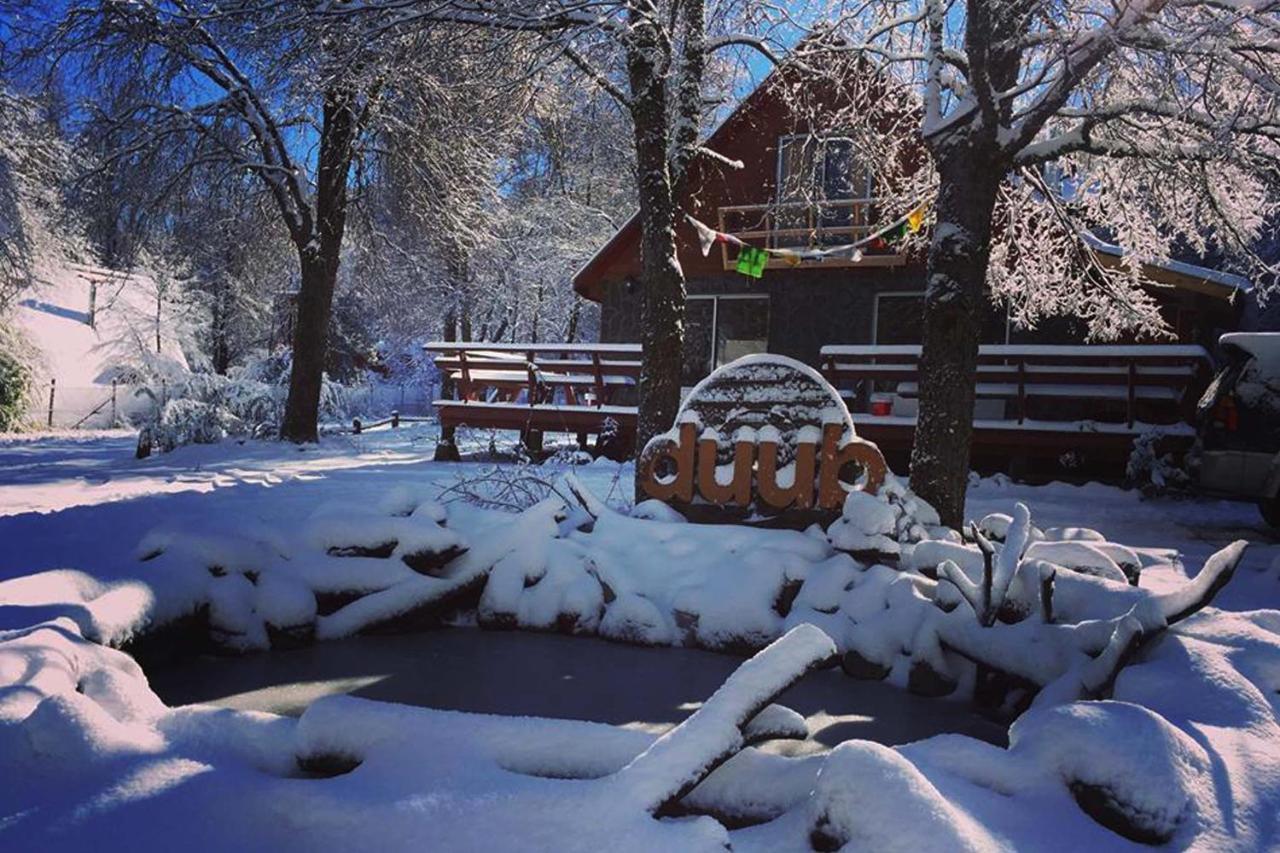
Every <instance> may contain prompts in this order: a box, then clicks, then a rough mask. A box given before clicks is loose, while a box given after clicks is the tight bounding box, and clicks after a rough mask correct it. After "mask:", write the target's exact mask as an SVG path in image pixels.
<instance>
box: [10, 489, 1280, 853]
mask: <svg viewBox="0 0 1280 853" xmlns="http://www.w3.org/2000/svg"><path fill="white" fill-rule="evenodd" d="M1011 509H1012V512H1011V513H1009V514H1008V515H1003V516H988V517H987V518H984V519H982V521H981V522H980V523H979V524H977V525H975V526H974V527H973V528H972V529H971V530H969V531H966V532H965V533H964V534H961V533H960V532H957V531H951V530H947V529H945V528H941V527H939V526H938V525H937V519H936V516H934V515H933V513H932V510H931V509H930V508H929V507H928V506H927V505H925V504H923V503H922V502H920V501H919V500H918V499H916V498H915V497H914V496H913V495H911V494H910V492H909V491H908V490H907V489H905V488H903V487H902V486H901V484H898V483H896V482H890V483H889V484H887V486H886V488H885V489H884V490H883V491H882V494H881V495H880V496H879V497H878V498H869V497H867V496H865V495H861V494H855V495H853V496H851V497H850V500H849V501H848V503H847V504H846V507H845V511H844V513H843V515H842V517H841V518H840V519H839V520H837V521H836V522H835V523H834V524H833V525H831V526H830V527H829V528H828V529H827V530H821V529H819V528H816V527H815V528H811V529H810V530H808V531H804V532H797V531H768V530H759V529H752V528H746V527H736V526H725V527H714V526H701V525H690V524H685V523H682V521H681V520H680V519H679V518H678V516H674V515H673V514H671V513H670V512H662V511H660V509H659V508H657V507H655V506H652V505H649V506H644V507H642V509H641V511H640V512H639V513H638V515H641V516H644V517H634V516H627V515H623V514H620V513H617V512H614V511H612V510H609V509H608V508H606V507H605V506H603V505H602V504H601V503H600V502H599V501H597V500H595V499H594V497H593V496H592V495H591V494H590V493H589V492H587V491H586V490H585V489H584V488H582V487H581V485H580V484H578V483H576V482H574V481H573V480H572V478H570V479H568V480H566V481H563V482H562V483H561V484H560V486H559V487H558V488H557V494H556V495H555V496H553V497H551V498H549V499H547V500H545V501H543V502H542V503H540V504H538V505H536V506H534V507H532V508H531V509H529V510H527V511H525V512H524V513H521V514H518V515H510V514H499V513H495V514H492V515H490V516H489V517H488V518H489V521H490V524H489V526H482V525H480V524H471V525H468V526H467V527H466V529H455V527H454V526H453V524H451V518H450V515H449V512H448V509H447V508H446V507H444V506H441V505H439V504H436V503H434V502H432V501H431V500H429V499H427V497H426V495H425V494H422V493H418V492H415V491H413V490H408V489H398V490H395V491H392V492H389V493H388V494H386V495H385V496H384V499H383V500H382V502H381V503H380V504H377V505H372V506H354V505H330V506H323V507H320V508H319V509H318V510H316V511H315V512H314V513H313V514H312V515H311V516H310V517H309V518H308V519H306V520H304V521H303V522H302V523H300V524H299V525H297V526H296V527H295V528H294V529H292V530H290V531H286V532H281V531H277V530H268V529H256V528H254V527H253V526H252V525H249V524H236V525H234V526H232V525H231V523H230V522H228V523H227V526H226V527H224V528H218V527H217V526H211V525H202V526H201V528H199V529H182V528H163V529H158V530H156V531H154V532H153V533H152V534H151V535H149V536H147V537H146V538H145V539H144V540H143V542H142V543H140V545H139V549H138V558H139V562H138V564H137V567H136V572H135V573H134V576H133V577H131V578H127V579H124V580H117V581H114V582H112V583H104V582H101V581H99V580H97V579H96V578H93V577H90V576H87V575H85V574H82V573H77V572H52V573H46V574H43V575H37V576H32V577H26V578H20V579H17V580H14V581H10V582H6V583H4V584H0V601H4V602H5V603H7V604H11V605H20V607H9V608H6V609H5V612H6V613H9V614H10V619H11V621H12V620H19V621H21V620H22V619H25V620H26V622H25V624H9V625H4V626H0V628H5V629H8V630H4V631H3V632H2V633H0V685H3V686H0V769H2V770H3V772H0V842H3V844H4V845H5V846H13V847H14V848H15V849H28V848H37V847H39V848H41V849H81V848H83V847H85V846H87V845H89V844H93V845H94V846H97V847H105V848H108V849H139V848H140V847H154V848H156V849H169V848H172V847H173V846H177V845H179V844H180V845H181V846H183V847H184V848H190V849H210V850H224V849H268V848H271V849H285V850H292V849H297V850H328V849H332V850H340V849H355V848H362V849H363V848H371V847H382V848H386V849H407V848H410V847H412V848H415V849H450V850H482V849H483V850H492V849H511V850H600V849H611V850H632V849H634V850H646V851H648V850H655V849H670V850H702V849H707V850H711V849H715V850H723V849H726V847H731V848H732V849H734V850H837V849H839V850H867V851H883V850H895V849H903V850H906V849H911V850H916V849H948V850H950V849H956V850H993V849H1008V850H1059V849H1061V850H1076V849H1080V848H1081V847H1084V846H1086V845H1088V846H1092V847H1094V848H1096V849H1124V848H1126V847H1129V846H1133V845H1143V844H1146V845H1165V846H1168V847H1170V848H1174V849H1189V848H1195V849H1215V850H1216V849H1224V850H1257V849H1264V848H1267V847H1270V846H1273V845H1274V844H1275V843H1276V839H1275V838H1274V835H1273V833H1274V831H1275V821H1274V816H1275V814H1276V813H1277V809H1280V750H1277V749H1276V747H1275V744H1276V743H1277V742H1280V740H1278V738H1280V724H1278V722H1277V711H1280V613H1277V612H1274V611H1258V612H1254V613H1226V612H1221V611H1216V610H1214V609H1212V608H1205V605H1206V604H1207V603H1208V602H1209V601H1210V600H1211V598H1212V595H1213V593H1214V592H1215V591H1216V589H1217V588H1219V587H1220V586H1221V585H1222V584H1223V583H1225V582H1226V581H1227V579H1229V578H1230V576H1231V572H1232V571H1233V570H1234V567H1235V564H1236V563H1237V562H1238V560H1239V557H1240V553H1241V552H1242V550H1243V547H1244V545H1243V543H1236V544H1235V545H1233V546H1230V547H1228V548H1226V549H1224V550H1223V551H1221V552H1219V553H1218V554H1217V555H1215V556H1214V557H1213V558H1212V559H1210V560H1209V561H1208V563H1206V565H1205V566H1204V567H1203V568H1202V569H1201V570H1200V572H1199V573H1198V574H1197V575H1196V576H1195V577H1193V578H1192V579H1191V580H1190V581H1189V582H1187V583H1186V584H1184V585H1182V586H1180V587H1176V588H1162V589H1161V590H1160V591H1153V590H1148V589H1147V588H1145V587H1143V586H1142V585H1141V576H1142V571H1143V569H1145V568H1150V566H1148V565H1144V561H1149V560H1150V559H1151V558H1150V557H1148V556H1146V555H1145V554H1143V555H1142V556H1139V555H1138V554H1137V553H1135V552H1134V551H1133V550H1132V549H1129V548H1126V547H1125V546H1123V545H1120V544H1119V543H1110V542H1106V541H1105V540H1103V539H1102V537H1100V536H1099V535H1097V534H1096V533H1094V532H1093V531H1088V530H1082V529H1073V528H1066V529H1059V530H1040V529H1037V528H1036V527H1035V526H1034V524H1033V523H1032V519H1031V516H1030V513H1029V511H1028V510H1027V508H1026V507H1023V506H1021V505H1018V506H1015V507H1013V508H1011ZM460 612H461V613H463V614H465V617H466V618H467V619H470V618H472V617H474V618H475V619H476V620H477V621H479V622H480V624H481V625H482V626H486V627H491V628H525V629H536V630H559V631H564V632H568V633H586V634H599V635H602V636H606V637H610V638H613V639H617V640H622V641H628V642H638V643H646V644H657V645H661V644H684V645H695V646H700V647H706V648H713V649H719V650H724V651H735V652H743V653H747V652H753V653H755V657H753V658H752V659H751V660H750V661H748V662H746V663H744V664H743V666H742V667H741V668H740V669H739V670H738V672H737V673H736V674H735V675H734V676H732V677H731V678H730V680H729V681H728V682H727V683H726V684H725V686H724V687H722V688H721V689H720V690H719V691H717V692H716V694H715V695H714V696H712V697H710V698H709V699H708V701H707V702H706V703H704V704H703V706H702V707H701V708H700V709H699V710H698V711H697V712H696V713H695V714H693V715H692V716H691V717H690V718H689V719H688V720H686V721H685V722H684V723H683V724H681V725H680V726H678V727H676V728H675V729H673V730H672V731H670V732H668V733H667V734H666V735H663V736H662V737H660V738H656V739H655V738H654V737H653V736H652V735H649V734H645V733H641V732H637V731H632V730H626V729H620V728H615V727H610V726H604V725H599V724H592V723H580V722H568V721H555V720H539V719H527V718H526V719H519V718H504V717H488V716H483V715H475V714H462V713H456V712H443V711H432V710H426V709H415V708H405V707H401V706H396V705H390V704H385V703H377V702H371V701H367V700H359V699H354V698H349V697H337V698H329V699H323V700H320V701H318V702H316V703H315V704H313V705H312V706H311V707H310V708H309V709H308V710H307V711H306V712H305V713H304V714H303V716H302V717H301V719H300V720H292V719H287V718H280V717H275V716H272V715H267V714H260V713H248V712H235V711H229V710H215V709H211V708H205V707H200V706H193V707H186V708H174V709H171V708H167V707H165V706H164V705H163V703H161V702H160V700H159V699H158V698H157V697H156V696H155V695H154V694H153V693H152V692H151V690H150V689H149V688H148V686H147V683H146V678H145V675H144V673H143V672H142V670H141V669H140V668H139V667H138V665H137V663H135V661H134V659H133V658H131V657H130V656H129V655H126V654H124V653H123V652H121V651H118V650H116V649H115V648H112V646H124V647H128V648H132V649H134V650H135V651H137V652H138V653H139V654H144V655H145V654H148V653H155V652H156V651H157V650H158V649H159V648H161V647H162V646H163V645H166V644H168V643H169V642H170V641H171V640H172V638H173V637H174V636H175V634H174V633H173V632H181V636H183V637H184V638H185V639H186V640H187V641H189V642H190V641H198V643H199V644H200V646H202V647H204V648H217V649H220V650H222V651H231V652H239V651H244V650H250V649H262V648H268V647H273V646H287V645H290V644H296V643H305V642H311V641H313V640H316V639H326V638H330V637H341V636H348V635H351V634H354V633H359V632H364V631H383V630H405V629H418V628H422V627H432V626H439V625H444V624H447V623H449V622H450V621H451V620H453V619H454V618H456V615H457V614H458V613H460ZM15 613H19V614H21V615H13V614H15ZM166 632H168V633H166ZM157 638H165V639H164V642H163V643H162V642H160V641H159V640H158V639H157ZM836 662H839V663H840V664H842V665H843V666H844V668H845V670H846V672H848V673H849V674H850V675H851V676H854V677H859V678H884V679H889V680H890V681H892V682H893V683H895V684H898V685H900V686H902V687H904V688H906V689H911V690H914V691H916V692H920V693H926V694H929V695H937V696H947V697H951V698H952V699H958V698H965V699H968V698H971V697H972V698H976V699H977V700H979V701H981V702H983V703H984V704H986V705H987V706H988V707H990V708H993V709H999V710H1003V711H1005V712H1006V713H1008V714H1009V715H1010V716H1013V717H1016V719H1015V720H1014V722H1013V725H1012V728H1011V730H1010V743H1009V747H1008V748H1007V749H1002V748H999V747H995V746H992V745H989V744H986V743H982V742H979V741H977V740H974V739H971V738H966V737H961V736H958V735H948V736H941V737H935V738H931V739H929V740H926V741H921V742H918V743H914V744H909V745H906V746H902V747H898V748H888V747H883V746H879V745H876V744H871V743H866V742H860V741H850V742H847V743H845V744H843V745H842V746H840V747H839V748H837V749H835V750H833V751H831V752H830V753H826V754H819V755H809V756H806V757H803V758H789V757H784V756H781V755H777V754H772V753H765V752H761V751H759V750H757V749H755V748H754V747H753V746H752V745H753V744H756V743H759V742H761V741H764V740H769V739H774V738H802V737H805V736H806V732H805V731H804V721H803V719H802V718H799V716H798V715H796V714H795V713H794V712H791V711H789V709H786V708H784V707H782V706H779V705H776V704H772V703H773V702H774V699H775V698H776V697H777V696H778V695H779V694H780V693H781V692H782V691H783V690H785V688H786V687H787V686H788V685H790V684H791V683H793V682H794V680H795V679H797V678H800V677H802V676H803V674H804V673H805V672H806V671H808V670H809V669H811V668H813V667H816V666H824V665H832V664H835V663H836ZM229 815H234V818H235V819H233V820H228V819H226V817H227V816H229Z"/></svg>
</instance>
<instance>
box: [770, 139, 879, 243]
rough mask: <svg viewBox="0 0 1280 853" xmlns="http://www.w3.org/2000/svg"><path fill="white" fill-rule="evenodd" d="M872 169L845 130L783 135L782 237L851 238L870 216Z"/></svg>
mask: <svg viewBox="0 0 1280 853" xmlns="http://www.w3.org/2000/svg"><path fill="white" fill-rule="evenodd" d="M871 188H872V187H871V172H870V170H869V169H868V168H867V166H866V164H865V163H863V162H861V161H860V160H859V158H858V152H857V148H856V146H855V145H854V141H853V140H852V139H850V138H848V137H844V136H825V137H822V136H811V135H806V136H784V137H782V138H781V139H779V140H778V199H777V214H776V216H777V230H778V231H779V232H781V233H779V234H778V238H777V243H778V245H783V246H796V245H804V244H814V243H817V244H832V243H847V242H851V239H852V238H854V237H855V233H856V232H857V231H858V230H859V229H860V228H863V227H865V226H866V225H867V224H868V223H869V222H870V220H871V216H872V211H871V205H870V202H869V199H870V198H871Z"/></svg>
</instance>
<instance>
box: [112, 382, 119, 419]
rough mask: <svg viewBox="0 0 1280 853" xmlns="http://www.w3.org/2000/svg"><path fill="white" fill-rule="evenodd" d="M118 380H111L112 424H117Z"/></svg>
mask: <svg viewBox="0 0 1280 853" xmlns="http://www.w3.org/2000/svg"><path fill="white" fill-rule="evenodd" d="M117 381H118V380H115V379H112V380H111V426H115V425H116V383H117Z"/></svg>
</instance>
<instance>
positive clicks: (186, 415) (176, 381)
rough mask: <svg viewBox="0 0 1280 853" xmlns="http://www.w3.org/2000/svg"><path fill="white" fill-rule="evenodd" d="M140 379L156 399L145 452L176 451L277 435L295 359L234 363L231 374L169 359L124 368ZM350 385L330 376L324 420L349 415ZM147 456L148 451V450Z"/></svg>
mask: <svg viewBox="0 0 1280 853" xmlns="http://www.w3.org/2000/svg"><path fill="white" fill-rule="evenodd" d="M118 370H120V371H121V373H120V375H123V376H126V377H127V378H128V379H129V380H131V381H133V382H135V383H136V387H135V389H134V393H135V394H136V395H138V396H140V397H146V398H149V399H150V400H151V401H152V402H153V407H152V408H151V409H150V412H149V415H148V416H147V418H146V420H144V422H143V423H142V426H141V430H142V431H141V434H140V436H139V452H140V453H142V447H143V446H144V445H145V446H148V447H152V448H156V449H160V450H166V451H167V450H172V449H173V448H175V447H181V446H182V445H184V444H208V443H212V442H216V441H220V440H221V439H223V438H225V437H227V436H229V435H234V436H243V437H252V438H265V437H269V436H273V435H275V434H276V432H277V431H278V429H279V425H280V422H281V420H282V419H283V417H284V405H285V400H286V398H287V397H288V392H289V386H288V379H289V370H290V362H289V359H288V357H287V356H281V355H278V354H277V355H269V356H265V357H263V358H260V359H254V360H251V361H249V362H247V363H246V364H244V365H241V366H238V367H236V368H233V369H232V370H231V371H229V372H228V374H227V375H226V376H222V375H219V374H217V373H193V372H189V371H185V370H175V369H174V366H173V365H172V363H168V362H160V361H156V362H151V363H147V362H140V363H137V364H133V365H121V366H119V367H118ZM346 413H347V398H346V391H345V389H344V388H343V387H342V386H341V385H339V384H337V383H335V382H332V381H330V379H329V377H328V376H325V377H324V380H323V383H322V384H321V389H320V418H321V420H344V419H345V418H346ZM144 455H145V454H144Z"/></svg>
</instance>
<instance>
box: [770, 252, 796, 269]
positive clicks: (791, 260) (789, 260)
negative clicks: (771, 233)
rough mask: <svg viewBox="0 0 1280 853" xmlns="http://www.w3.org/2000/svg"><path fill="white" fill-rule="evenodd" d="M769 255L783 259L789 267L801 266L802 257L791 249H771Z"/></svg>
mask: <svg viewBox="0 0 1280 853" xmlns="http://www.w3.org/2000/svg"><path fill="white" fill-rule="evenodd" d="M769 254H771V255H773V256H774V257H775V258H782V260H783V262H785V263H786V265H787V266H789V267H798V266H800V261H801V258H800V256H799V255H798V254H796V253H795V252H793V251H791V250H790V249H770V250H769Z"/></svg>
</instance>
